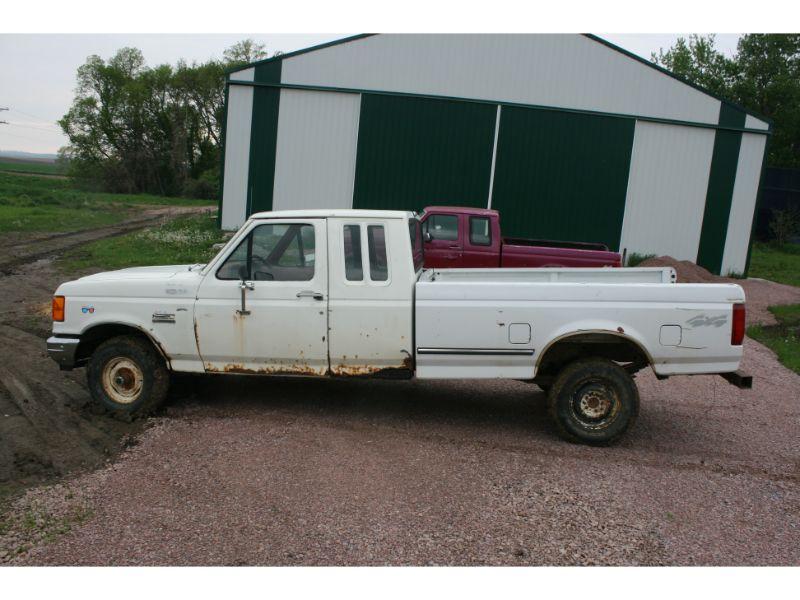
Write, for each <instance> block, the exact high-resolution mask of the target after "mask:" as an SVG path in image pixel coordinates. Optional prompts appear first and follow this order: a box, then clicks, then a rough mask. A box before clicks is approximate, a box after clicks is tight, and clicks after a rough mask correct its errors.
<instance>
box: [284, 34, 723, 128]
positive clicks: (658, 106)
mask: <svg viewBox="0 0 800 600" xmlns="http://www.w3.org/2000/svg"><path fill="white" fill-rule="evenodd" d="M281 81H282V82H283V83H292V84H304V85H319V86H331V87H345V88H355V89H370V90H385V91H398V92H409V93H417V94H433V95H444V96H457V97H464V98H475V99H485V100H498V101H503V102H520V103H524V104H541V105H547V106H556V107H567V108H577V109H585V110H593V111H602V112H614V113H624V114H631V115H644V116H650V117H657V118H666V119H678V120H684V121H694V122H701V123H712V124H716V123H717V119H718V117H719V109H720V102H719V100H717V99H715V98H713V97H711V96H709V95H707V94H704V93H703V92H701V91H699V90H696V89H695V88H693V87H691V86H689V85H686V84H684V83H681V82H680V81H678V80H676V79H674V78H672V77H670V76H668V75H666V74H664V73H660V72H659V71H657V70H656V69H653V68H652V67H650V66H647V65H645V64H642V63H640V62H638V61H636V60H634V59H632V58H630V57H628V56H625V55H624V54H622V53H620V52H618V51H616V50H614V49H612V48H609V47H607V46H605V45H604V44H601V43H600V42H597V41H594V40H592V39H590V38H588V37H586V36H583V35H577V34H566V35H564V34H536V35H529V34H528V35H507V34H447V35H424V34H413V35H409V34H382V35H376V36H371V37H366V38H362V39H358V40H354V41H352V42H348V43H344V44H339V45H334V46H330V47H328V48H322V49H320V50H316V51H314V52H309V53H306V54H299V55H297V56H292V57H288V58H286V59H284V60H283V67H282V75H281Z"/></svg>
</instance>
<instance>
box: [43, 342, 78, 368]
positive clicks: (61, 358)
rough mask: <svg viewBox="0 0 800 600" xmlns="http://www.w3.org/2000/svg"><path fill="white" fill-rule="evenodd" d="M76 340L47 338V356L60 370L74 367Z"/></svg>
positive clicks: (76, 349) (76, 348)
mask: <svg viewBox="0 0 800 600" xmlns="http://www.w3.org/2000/svg"><path fill="white" fill-rule="evenodd" d="M80 343H81V341H80V340H79V339H78V338H62V337H50V338H47V354H48V355H49V356H50V358H52V359H53V360H54V361H56V362H57V363H58V366H59V367H60V368H61V369H62V370H69V369H72V368H74V367H75V366H76V360H75V355H76V353H77V351H78V344H80Z"/></svg>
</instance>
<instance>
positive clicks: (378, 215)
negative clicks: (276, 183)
mask: <svg viewBox="0 0 800 600" xmlns="http://www.w3.org/2000/svg"><path fill="white" fill-rule="evenodd" d="M414 216H416V213H413V212H410V211H406V210H361V209H352V208H311V209H305V210H273V211H268V212H259V213H254V214H252V215H250V218H251V219H324V218H328V217H344V218H351V219H366V218H372V219H410V218H411V217H414Z"/></svg>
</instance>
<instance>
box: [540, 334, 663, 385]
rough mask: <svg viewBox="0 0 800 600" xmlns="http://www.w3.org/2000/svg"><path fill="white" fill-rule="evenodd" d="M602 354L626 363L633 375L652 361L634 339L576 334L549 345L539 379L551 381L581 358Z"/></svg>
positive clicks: (626, 368)
mask: <svg viewBox="0 0 800 600" xmlns="http://www.w3.org/2000/svg"><path fill="white" fill-rule="evenodd" d="M590 357H601V358H607V359H609V360H613V361H614V362H617V363H620V364H622V366H623V367H624V368H625V370H626V371H628V372H629V373H631V374H633V373H636V372H637V371H639V370H640V369H643V368H645V367H646V366H648V365H649V364H650V362H651V361H650V357H649V356H648V355H647V353H646V352H645V351H644V350H643V349H642V347H641V346H640V345H639V344H638V343H636V342H635V341H633V340H632V339H631V338H629V337H627V336H624V335H617V334H613V333H601V332H591V333H588V332H587V333H576V334H573V335H570V336H567V337H563V338H561V339H559V340H556V341H555V342H553V343H552V344H551V345H549V346H547V347H546V348H545V350H544V353H543V354H542V355H541V357H540V358H539V362H538V363H537V368H536V379H541V380H542V381H545V380H550V379H552V378H553V377H555V376H556V375H557V374H558V372H559V371H560V370H561V369H562V368H563V367H564V366H566V365H567V364H569V363H571V362H573V361H575V360H578V359H580V358H590Z"/></svg>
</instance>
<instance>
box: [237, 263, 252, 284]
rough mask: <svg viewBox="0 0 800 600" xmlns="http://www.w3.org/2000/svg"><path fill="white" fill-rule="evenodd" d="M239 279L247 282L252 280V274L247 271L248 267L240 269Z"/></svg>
mask: <svg viewBox="0 0 800 600" xmlns="http://www.w3.org/2000/svg"><path fill="white" fill-rule="evenodd" d="M239 279H241V280H242V281H246V280H248V279H250V273H249V272H248V271H247V265H242V266H241V267H239Z"/></svg>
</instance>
